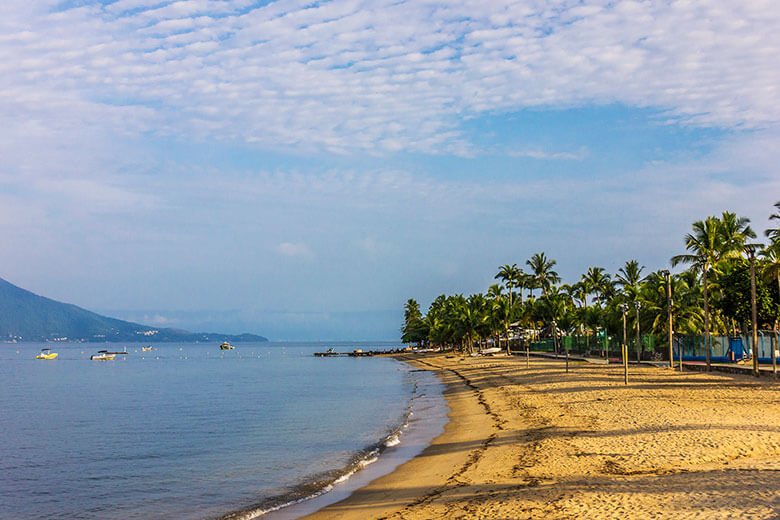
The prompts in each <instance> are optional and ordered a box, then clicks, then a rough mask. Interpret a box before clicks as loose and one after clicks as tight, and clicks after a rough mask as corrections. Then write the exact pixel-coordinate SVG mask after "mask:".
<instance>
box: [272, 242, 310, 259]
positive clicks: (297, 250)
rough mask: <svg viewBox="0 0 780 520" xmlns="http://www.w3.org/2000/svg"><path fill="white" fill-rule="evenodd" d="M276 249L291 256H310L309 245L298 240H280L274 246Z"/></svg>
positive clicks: (284, 254)
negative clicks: (279, 242)
mask: <svg viewBox="0 0 780 520" xmlns="http://www.w3.org/2000/svg"><path fill="white" fill-rule="evenodd" d="M276 251H277V252H278V253H279V254H281V255H283V256H289V257H293V258H301V257H303V258H308V257H311V256H312V252H311V250H310V249H309V246H307V245H306V244H303V243H300V242H298V243H296V242H282V243H281V244H279V245H277V246H276Z"/></svg>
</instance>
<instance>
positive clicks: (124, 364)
mask: <svg viewBox="0 0 780 520" xmlns="http://www.w3.org/2000/svg"><path fill="white" fill-rule="evenodd" d="M47 346H48V347H51V348H52V349H53V350H56V351H58V352H59V358H58V359H56V360H52V361H43V360H36V359H34V357H35V354H36V353H37V352H38V351H39V350H40V348H42V347H47ZM330 346H334V347H336V350H338V351H342V352H346V351H351V350H353V349H355V348H362V349H364V350H369V349H376V350H380V349H381V350H384V349H390V348H395V347H397V346H398V345H397V344H394V343H361V344H359V345H358V344H353V343H342V344H338V343H330V344H323V343H316V344H313V343H312V344H304V343H298V344H290V343H239V344H237V345H236V349H235V350H231V351H220V350H219V348H218V346H217V345H216V344H183V345H182V344H155V345H153V347H154V350H153V351H151V352H142V351H141V345H140V344H138V345H132V346H127V351H128V355H127V356H118V357H117V358H116V359H115V360H113V361H90V360H89V356H90V354H93V353H94V352H95V351H97V350H98V349H103V348H107V349H108V350H121V348H120V346H119V345H116V344H109V345H94V344H56V345H52V344H48V345H36V344H0V518H2V519H20V518H24V519H39V518H40V519H43V518H46V519H54V518H63V519H73V518H78V519H111V518H117V519H119V518H121V519H123V520H124V519H144V520H153V519H163V518H166V519H167V518H178V519H210V518H220V517H222V516H224V515H228V514H230V513H234V512H236V511H243V513H242V514H241V515H239V516H240V517H243V518H253V517H256V516H259V515H260V514H261V513H262V512H264V511H270V510H274V509H277V508H278V507H279V506H282V505H285V504H290V503H295V502H298V501H300V500H301V499H303V498H306V497H311V496H316V495H321V496H319V498H315V499H313V500H308V501H305V502H304V503H303V504H300V505H298V506H292V507H284V508H282V509H281V510H280V511H277V512H275V513H271V515H270V516H275V517H280V514H282V515H286V516H287V517H288V518H289V517H294V516H296V515H297V514H299V513H300V514H303V513H305V512H308V511H307V510H306V507H309V508H310V509H311V507H313V506H311V505H309V506H307V505H306V504H307V503H308V504H316V507H321V506H322V505H325V504H326V503H327V502H328V501H334V500H336V499H338V498H342V497H343V496H345V494H348V492H349V490H350V485H352V486H353V487H354V486H356V485H358V483H360V484H364V483H365V481H366V480H367V479H369V478H374V477H376V476H378V473H383V472H388V471H391V470H392V469H393V467H394V466H395V465H397V464H399V463H400V462H403V460H405V459H408V458H410V457H412V456H414V455H415V454H416V453H418V452H419V451H421V450H422V449H423V448H424V446H425V445H426V444H427V443H428V442H430V440H431V439H432V438H433V437H434V436H435V435H437V434H438V433H439V432H440V431H441V430H442V428H443V424H444V422H446V418H445V413H446V408H445V406H444V400H443V397H442V395H441V389H440V386H439V384H438V383H437V381H436V380H435V377H434V376H433V375H432V374H430V373H428V372H422V371H417V370H413V369H411V368H410V367H409V366H407V365H405V364H403V363H400V362H397V361H395V360H393V359H390V358H379V357H374V358H315V357H313V355H312V354H313V353H314V352H315V351H321V350H324V349H326V348H327V347H330ZM123 347H124V345H123ZM399 441H400V442H399ZM377 459H378V460H377ZM375 461H376V462H375ZM374 462H375V463H374ZM372 463H373V464H372ZM363 468H364V469H363ZM356 470H360V471H357V472H355V471H356ZM350 476H351V477H352V478H349V477H350ZM350 482H351V483H352V484H350Z"/></svg>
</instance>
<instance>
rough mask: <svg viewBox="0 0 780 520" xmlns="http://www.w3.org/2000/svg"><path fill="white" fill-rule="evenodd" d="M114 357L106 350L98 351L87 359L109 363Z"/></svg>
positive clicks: (114, 355)
mask: <svg viewBox="0 0 780 520" xmlns="http://www.w3.org/2000/svg"><path fill="white" fill-rule="evenodd" d="M115 357H116V354H115V353H113V352H109V351H107V350H98V352H97V354H92V355H91V356H89V359H91V360H93V361H111V360H112V359H114V358H115Z"/></svg>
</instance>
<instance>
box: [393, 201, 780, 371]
mask: <svg viewBox="0 0 780 520" xmlns="http://www.w3.org/2000/svg"><path fill="white" fill-rule="evenodd" d="M775 208H776V209H777V212H776V213H773V214H772V215H771V216H770V217H769V222H770V224H775V223H780V202H778V203H776V204H775ZM749 223H750V222H749V220H748V219H746V218H744V217H739V216H738V215H736V214H735V213H731V212H728V211H725V212H723V213H722V215H721V216H719V217H717V216H710V217H707V218H706V219H704V220H699V221H696V222H694V223H693V226H692V231H691V233H689V234H687V235H686V236H685V238H684V245H685V249H686V252H685V253H683V254H679V255H675V256H673V257H672V258H671V260H670V261H671V264H672V266H678V265H679V266H683V265H684V266H687V269H686V270H684V271H682V272H679V273H669V276H668V280H669V282H667V271H665V270H657V271H653V272H650V273H648V274H645V273H646V267H645V266H644V265H642V264H641V263H640V262H639V261H638V260H634V259H632V260H628V261H627V262H626V263H625V265H623V266H622V267H620V268H619V269H618V272H617V273H615V274H614V276H612V275H610V274H609V273H607V272H606V271H605V269H604V268H602V267H598V266H593V267H589V268H588V269H587V271H586V272H585V273H584V274H582V276H581V277H580V279H579V280H577V281H575V282H573V283H564V284H561V278H560V276H559V275H558V273H557V272H556V271H555V270H554V268H555V266H556V265H557V262H556V261H555V260H553V259H551V258H548V257H547V256H546V255H545V253H544V252H541V253H537V254H534V255H533V256H532V257H531V258H530V259H529V260H528V261H526V262H525V265H526V266H527V267H528V268H529V270H530V272H529V273H525V272H523V270H522V269H520V268H518V266H517V264H511V265H510V264H505V265H502V266H499V267H498V272H497V274H496V275H495V279H496V280H500V281H501V284H494V285H491V286H490V287H489V288H488V290H487V291H486V293H485V294H484V295H483V294H472V295H470V296H464V295H463V294H456V295H450V296H448V295H444V294H442V295H440V296H438V297H437V298H436V299H434V301H433V302H432V303H431V305H430V307H429V308H428V312H427V314H425V315H423V314H422V312H421V311H420V306H419V304H418V303H417V302H416V301H415V300H413V299H410V300H409V301H408V302H407V303H406V312H405V315H404V325H403V327H402V329H401V331H402V337H403V341H404V342H406V343H417V344H431V345H443V346H453V347H456V348H459V349H461V350H463V351H473V350H474V349H475V348H477V347H480V346H482V345H484V344H486V343H487V341H488V340H489V339H491V340H492V342H493V344H494V345H496V346H504V345H506V346H507V348H509V344H510V337H511V334H513V332H512V330H514V334H517V336H515V337H516V338H518V339H516V341H519V342H521V343H525V344H528V343H529V342H530V341H533V340H539V339H540V338H548V339H549V340H550V341H552V342H553V344H555V345H559V344H560V341H561V339H562V338H561V337H562V336H567V337H566V338H564V339H566V341H567V342H569V343H571V342H572V341H576V342H577V343H578V344H580V343H584V345H585V346H584V350H586V351H593V352H598V351H601V350H602V348H603V347H602V346H603V345H607V344H608V338H609V337H610V336H613V337H622V333H623V319H624V312H623V311H624V310H625V319H626V323H627V328H628V330H629V331H636V330H637V325H638V327H639V330H641V331H642V332H643V333H646V334H650V335H651V336H649V337H648V338H646V339H644V340H643V341H641V342H639V343H640V345H638V348H639V349H640V355H643V354H644V351H645V349H648V350H652V349H653V345H659V348H658V352H657V353H647V355H650V354H654V355H656V356H665V357H666V359H668V347H666V345H667V340H666V338H667V336H668V332H669V331H668V329H669V319H668V309H669V302H668V300H667V283H669V284H670V286H671V293H672V301H671V310H672V319H673V323H672V328H673V331H674V332H675V333H682V334H696V335H703V336H704V338H705V345H709V344H710V341H711V340H710V337H711V335H712V334H717V335H737V334H748V333H749V331H750V330H751V327H752V312H751V310H752V309H751V282H750V264H751V253H756V252H757V255H755V256H754V260H753V261H754V262H755V263H754V266H755V272H756V301H757V315H758V319H757V325H758V327H759V328H762V329H772V330H773V331H774V333H775V335H776V336H777V334H778V321H780V227H779V228H770V229H768V230H767V231H766V233H765V234H766V237H767V239H768V244H766V245H763V244H756V243H753V241H754V239H756V233H755V232H754V231H753V230H752V229H751V227H750V225H749ZM535 289H540V290H541V295H538V296H536V295H534V290H535ZM515 291H517V292H515ZM524 291H528V294H527V296H526V297H524ZM571 336H577V337H576V338H572V337H571ZM628 337H629V338H631V333H630V332H629V334H628ZM629 341H630V340H629ZM569 343H567V345H568V344H569ZM709 350H710V349H706V352H707V362H708V364H709V362H710V356H709V354H710V351H709Z"/></svg>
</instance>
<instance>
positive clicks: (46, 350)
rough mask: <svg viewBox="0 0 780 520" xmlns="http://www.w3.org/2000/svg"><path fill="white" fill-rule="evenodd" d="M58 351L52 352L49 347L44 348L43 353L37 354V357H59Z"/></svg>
mask: <svg viewBox="0 0 780 520" xmlns="http://www.w3.org/2000/svg"><path fill="white" fill-rule="evenodd" d="M57 356H59V353H58V352H52V351H51V349H49V348H42V349H41V353H40V354H38V355H37V356H35V359H57Z"/></svg>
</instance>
